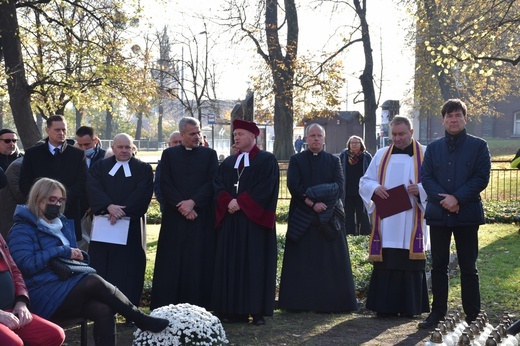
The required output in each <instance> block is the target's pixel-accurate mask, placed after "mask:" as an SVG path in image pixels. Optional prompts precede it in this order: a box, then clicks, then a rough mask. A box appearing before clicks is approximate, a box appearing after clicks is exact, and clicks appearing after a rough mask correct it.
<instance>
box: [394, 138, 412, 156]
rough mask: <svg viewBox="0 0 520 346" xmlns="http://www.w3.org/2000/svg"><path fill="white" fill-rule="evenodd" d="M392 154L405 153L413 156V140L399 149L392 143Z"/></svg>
mask: <svg viewBox="0 0 520 346" xmlns="http://www.w3.org/2000/svg"><path fill="white" fill-rule="evenodd" d="M393 154H407V155H410V156H413V141H412V143H410V145H409V146H407V147H406V148H404V149H399V148H398V147H396V146H395V145H394V147H393V149H392V155H393Z"/></svg>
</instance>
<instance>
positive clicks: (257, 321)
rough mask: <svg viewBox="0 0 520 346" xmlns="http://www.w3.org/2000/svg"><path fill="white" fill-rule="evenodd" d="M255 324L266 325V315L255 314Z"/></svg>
mask: <svg viewBox="0 0 520 346" xmlns="http://www.w3.org/2000/svg"><path fill="white" fill-rule="evenodd" d="M253 324H254V325H255V326H263V325H265V320H264V316H262V315H253Z"/></svg>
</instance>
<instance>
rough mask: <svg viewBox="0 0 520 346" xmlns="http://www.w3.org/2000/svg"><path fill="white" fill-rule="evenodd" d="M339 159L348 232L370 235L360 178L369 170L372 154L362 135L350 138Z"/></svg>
mask: <svg viewBox="0 0 520 346" xmlns="http://www.w3.org/2000/svg"><path fill="white" fill-rule="evenodd" d="M339 159H340V161H341V166H342V168H343V175H344V177H345V190H344V199H343V204H344V207H345V217H346V221H345V223H346V224H345V227H346V229H347V234H353V235H360V234H361V235H369V234H370V232H371V230H372V228H371V227H370V222H369V221H368V214H367V211H366V209H365V206H364V205H363V200H362V199H361V196H359V179H361V177H362V176H363V175H364V174H365V172H366V171H367V169H368V166H369V165H370V161H372V155H370V153H369V152H368V151H366V148H365V142H364V141H363V139H362V138H361V137H358V136H352V137H350V138H349V139H348V141H347V148H345V150H343V151H342V152H341V154H340V155H339Z"/></svg>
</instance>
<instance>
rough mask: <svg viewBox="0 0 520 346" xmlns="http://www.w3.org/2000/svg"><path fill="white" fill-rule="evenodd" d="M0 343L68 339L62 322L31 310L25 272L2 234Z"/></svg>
mask: <svg viewBox="0 0 520 346" xmlns="http://www.w3.org/2000/svg"><path fill="white" fill-rule="evenodd" d="M0 292H1V294H0V345H3V346H23V345H24V343H26V344H27V345H36V346H39V345H41V346H59V345H61V344H63V341H64V340H65V333H64V332H63V329H61V328H60V326H57V325H55V324H54V323H52V322H49V321H47V320H44V319H43V318H41V317H39V316H37V315H33V314H31V313H30V312H29V308H28V305H29V293H28V292H27V287H25V283H24V281H23V277H22V273H20V270H19V269H18V267H17V266H16V263H14V260H13V258H12V257H11V254H10V253H9V249H8V247H7V244H6V243H5V240H4V238H3V237H2V236H1V235H0Z"/></svg>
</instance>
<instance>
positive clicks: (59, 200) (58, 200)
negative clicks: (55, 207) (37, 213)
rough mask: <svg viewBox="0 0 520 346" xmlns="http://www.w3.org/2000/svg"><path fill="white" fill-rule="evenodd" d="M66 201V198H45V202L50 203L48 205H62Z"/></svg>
mask: <svg viewBox="0 0 520 346" xmlns="http://www.w3.org/2000/svg"><path fill="white" fill-rule="evenodd" d="M66 200H67V198H66V197H56V196H50V197H49V198H47V201H48V202H49V203H50V204H60V205H61V204H62V203H63V202H65V201H66Z"/></svg>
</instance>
